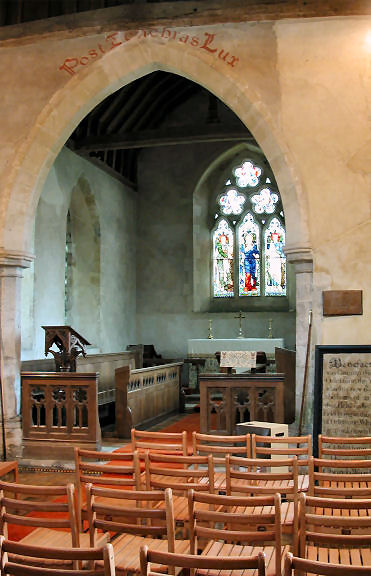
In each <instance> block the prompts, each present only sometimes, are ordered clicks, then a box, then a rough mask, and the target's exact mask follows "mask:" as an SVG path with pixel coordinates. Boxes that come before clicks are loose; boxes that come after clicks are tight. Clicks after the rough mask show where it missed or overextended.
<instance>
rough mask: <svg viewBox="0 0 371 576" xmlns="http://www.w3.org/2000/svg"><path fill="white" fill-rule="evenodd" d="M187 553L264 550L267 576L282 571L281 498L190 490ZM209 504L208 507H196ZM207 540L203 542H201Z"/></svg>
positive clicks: (251, 553) (247, 553)
mask: <svg viewBox="0 0 371 576" xmlns="http://www.w3.org/2000/svg"><path fill="white" fill-rule="evenodd" d="M188 499H189V518H190V552H191V554H197V553H198V551H199V549H200V548H201V556H212V557H215V556H220V557H221V558H223V559H224V558H225V557H226V556H231V557H233V556H254V555H256V554H258V553H259V552H263V553H265V557H266V572H267V575H269V576H276V575H280V574H281V561H282V560H281V559H282V558H283V554H284V552H288V551H289V548H288V546H281V497H280V495H279V494H275V495H274V496H260V497H250V498H249V497H243V496H224V495H222V494H204V493H202V492H195V491H194V490H190V491H189V495H188ZM197 503H202V504H208V505H209V509H204V508H198V507H197V505H196V504H197ZM205 541H206V545H204V542H205Z"/></svg>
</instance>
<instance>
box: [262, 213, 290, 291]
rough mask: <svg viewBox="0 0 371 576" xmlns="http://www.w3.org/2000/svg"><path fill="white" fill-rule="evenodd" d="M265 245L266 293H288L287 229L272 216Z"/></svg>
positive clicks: (266, 231) (265, 235)
mask: <svg viewBox="0 0 371 576" xmlns="http://www.w3.org/2000/svg"><path fill="white" fill-rule="evenodd" d="M264 247H265V254H264V258H265V290H264V291H265V295H266V296H285V295H286V256H285V254H284V251H283V250H284V247H285V229H284V227H283V226H282V224H281V223H280V221H279V220H278V218H272V220H271V222H270V224H269V226H268V228H267V229H266V230H265V232H264Z"/></svg>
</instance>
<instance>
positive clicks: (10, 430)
mask: <svg viewBox="0 0 371 576" xmlns="http://www.w3.org/2000/svg"><path fill="white" fill-rule="evenodd" d="M2 431H3V427H2V422H0V453H1V457H2V458H4V440H3V437H2ZM5 441H6V444H5V449H6V459H7V460H17V459H19V458H21V457H22V425H21V418H20V416H16V417H15V418H7V419H6V420H5Z"/></svg>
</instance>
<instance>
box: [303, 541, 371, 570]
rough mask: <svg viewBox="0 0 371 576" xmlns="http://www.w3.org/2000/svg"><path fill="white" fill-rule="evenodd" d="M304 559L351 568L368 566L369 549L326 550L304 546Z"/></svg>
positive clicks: (369, 562) (370, 563) (370, 561)
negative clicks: (347, 565)
mask: <svg viewBox="0 0 371 576" xmlns="http://www.w3.org/2000/svg"><path fill="white" fill-rule="evenodd" d="M305 557H306V558H307V559H308V560H318V561H319V562H330V563H332V564H349V565H351V566H370V574H371V550H370V548H354V549H353V548H326V547H321V546H306V549H305Z"/></svg>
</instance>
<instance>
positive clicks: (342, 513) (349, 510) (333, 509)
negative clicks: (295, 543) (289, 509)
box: [298, 493, 371, 573]
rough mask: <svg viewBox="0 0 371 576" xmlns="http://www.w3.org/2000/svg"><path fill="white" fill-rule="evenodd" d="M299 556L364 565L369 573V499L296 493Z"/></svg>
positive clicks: (335, 562) (370, 567)
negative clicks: (321, 496) (298, 500)
mask: <svg viewBox="0 0 371 576" xmlns="http://www.w3.org/2000/svg"><path fill="white" fill-rule="evenodd" d="M299 508H300V521H299V533H300V536H299V554H298V555H299V556H300V557H302V558H307V559H308V560H315V561H318V562H323V563H330V564H344V565H349V566H368V567H369V571H370V573H371V499H364V500H360V499H338V498H319V497H316V496H307V495H305V494H304V493H301V494H300V505H299Z"/></svg>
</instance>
